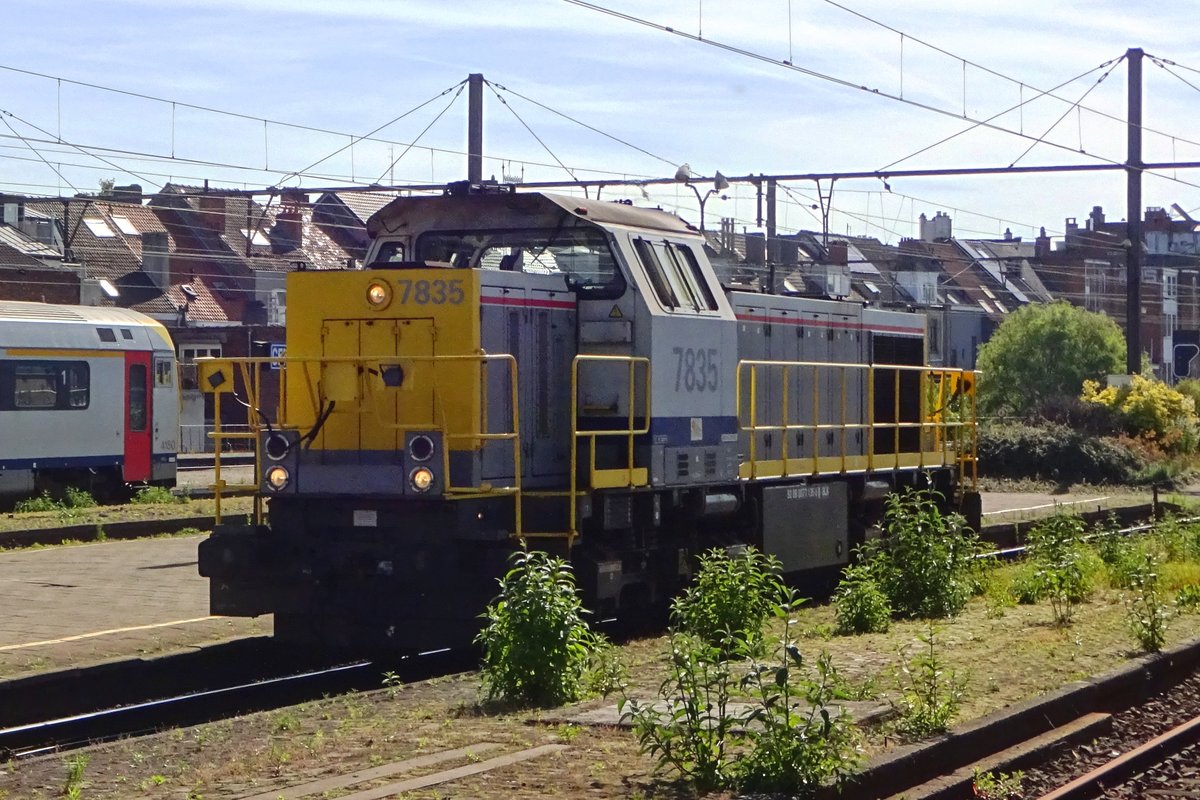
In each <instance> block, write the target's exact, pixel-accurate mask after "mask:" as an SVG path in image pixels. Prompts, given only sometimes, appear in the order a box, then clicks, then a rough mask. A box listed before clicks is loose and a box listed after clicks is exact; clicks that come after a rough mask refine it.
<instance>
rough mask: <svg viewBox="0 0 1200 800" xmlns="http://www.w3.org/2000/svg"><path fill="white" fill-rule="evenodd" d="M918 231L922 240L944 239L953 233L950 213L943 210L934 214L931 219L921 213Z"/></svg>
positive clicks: (934, 240)
mask: <svg viewBox="0 0 1200 800" xmlns="http://www.w3.org/2000/svg"><path fill="white" fill-rule="evenodd" d="M920 231H921V241H923V242H936V241H944V240H946V239H949V238H950V237H951V236H953V235H954V234H953V225H952V223H951V219H950V215H949V214H947V213H946V212H944V211H939V212H937V213H936V214H934V215H933V219H926V218H925V215H924V214H922V215H921V219H920Z"/></svg>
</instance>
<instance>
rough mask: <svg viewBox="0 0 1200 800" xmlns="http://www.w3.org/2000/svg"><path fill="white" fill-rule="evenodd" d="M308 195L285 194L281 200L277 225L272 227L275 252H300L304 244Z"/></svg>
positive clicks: (276, 215) (271, 235)
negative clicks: (305, 209)
mask: <svg viewBox="0 0 1200 800" xmlns="http://www.w3.org/2000/svg"><path fill="white" fill-rule="evenodd" d="M307 203H308V197H307V195H304V194H302V193H297V192H284V194H283V196H282V197H281V198H280V202H279V211H278V212H277V213H276V214H275V224H274V225H272V226H271V232H270V239H271V247H272V249H273V250H275V252H287V251H289V250H298V249H300V247H301V245H303V244H304V211H303V209H304V206H305V205H306V204H307Z"/></svg>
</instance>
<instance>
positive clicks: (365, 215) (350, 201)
mask: <svg viewBox="0 0 1200 800" xmlns="http://www.w3.org/2000/svg"><path fill="white" fill-rule="evenodd" d="M331 194H332V195H333V196H334V197H336V198H337V199H338V200H340V201H341V202H342V205H344V206H346V208H348V209H350V211H352V212H354V216H356V217H358V219H359V221H360V222H362V223H363V225H366V223H367V220H368V219H369V218H370V217H371V215H372V214H374V213H375V212H376V211H378V210H379V209H381V208H383V207H384V206H386V205H387V204H388V203H390V202H392V201H393V200H395V199H396V197H397V195H396V194H395V193H394V192H331Z"/></svg>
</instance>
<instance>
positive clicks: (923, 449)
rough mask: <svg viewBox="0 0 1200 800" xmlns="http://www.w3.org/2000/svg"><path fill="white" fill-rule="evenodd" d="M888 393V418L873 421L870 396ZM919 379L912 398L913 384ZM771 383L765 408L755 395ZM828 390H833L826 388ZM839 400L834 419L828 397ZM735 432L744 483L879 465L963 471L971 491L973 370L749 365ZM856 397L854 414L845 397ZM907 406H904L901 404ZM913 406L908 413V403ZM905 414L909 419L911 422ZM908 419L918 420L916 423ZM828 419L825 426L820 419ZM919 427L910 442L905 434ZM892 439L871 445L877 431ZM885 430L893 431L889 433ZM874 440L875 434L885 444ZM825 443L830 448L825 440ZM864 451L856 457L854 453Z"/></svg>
mask: <svg viewBox="0 0 1200 800" xmlns="http://www.w3.org/2000/svg"><path fill="white" fill-rule="evenodd" d="M881 373H884V375H885V377H883V378H882V379H883V380H885V381H888V384H886V388H887V389H890V392H891V401H892V402H891V407H890V409H889V410H890V419H879V418H877V416H876V397H877V395H878V394H879V391H880V390H882V389H884V388H885V387H884V386H880V385H879V383H878V382H879V380H880V374H881ZM914 375H915V377H916V378H917V387H916V390H917V394H916V397H915V398H914V397H913V387H911V386H909V385H907V384H909V383H910V382H911V378H910V380H908V381H902V377H904V376H914ZM802 380H807V382H808V384H809V385H808V388H807V390H806V391H807V392H808V393H809V394H810V395H811V396H810V397H808V398H805V399H807V401H808V407H807V408H805V409H803V412H804V416H805V417H806V418H805V419H795V418H794V417H796V416H797V413H796V411H795V408H794V407H795V406H796V405H797V402H794V401H793V397H796V400H797V401H798V400H799V399H800V397H799V395H797V394H796V393H797V392H799V391H802V390H801V389H800V385H801V381H802ZM766 385H770V386H771V387H772V388H774V389H775V390H776V391H777V392H778V395H779V396H778V400H777V402H776V401H774V400H773V401H772V402H771V403H770V404H769V405H764V404H763V403H761V402H760V398H761V397H762V395H763V393H764V392H765V391H766V388H765V387H766ZM830 389H834V390H835V391H833V392H830V391H829V390H830ZM831 393H832V394H833V395H834V396H835V397H836V398H837V407H836V410H835V412H834V413H832V414H830V413H828V410H829V409H828V408H823V406H827V405H828V403H826V402H824V400H825V399H826V398H828V397H829V395H830V394H831ZM737 398H738V426H739V429H740V430H741V431H742V432H743V433H746V434H748V435H749V436H748V438H749V452H748V454H747V460H746V461H745V462H744V463H743V464H742V468H741V474H742V477H744V478H780V477H793V476H801V475H822V474H838V473H848V472H872V471H875V470H881V469H903V468H917V469H921V468H926V467H934V466H949V465H951V464H953V465H955V466H957V467H958V468H959V469H960V474H961V475H962V476H963V478H964V479H966V480H969V482H970V485H971V487H972V488H974V487H975V485H976V482H977V479H978V474H977V466H976V450H977V446H978V438H977V437H978V434H977V430H976V424H975V419H976V404H975V373H974V372H972V371H971V370H961V369H946V368H941V367H924V366H908V365H897V364H852V363H837V362H832V363H831V362H816V361H755V360H746V361H741V362H739V363H738V370H737ZM852 398H854V399H857V398H862V402H863V408H862V411H861V412H859V411H858V410H854V411H851V410H850V408H849V405H850V402H849V401H850V400H851V399H852ZM902 400H904V401H905V402H902ZM914 400H916V401H917V402H918V403H919V405H918V406H917V408H916V413H915V414H913V413H912V412H913V409H912V407H911V403H912V402H913V401H914ZM902 415H907V416H909V417H910V419H909V420H908V421H905V420H903V419H902ZM914 417H915V419H914ZM823 419H824V420H825V421H822V420H823ZM905 430H914V431H916V440H917V441H916V446H915V448H914V447H913V445H912V444H911V443H910V442H909V441H907V439H908V438H909V437H905V436H903V435H902V434H903V431H905ZM880 431H885V432H886V433H884V435H883V437H886V438H887V439H890V444H891V447H890V448H886V449H880V448H877V447H876V437H877V433H878V432H880ZM855 432H860V433H861V437H860V438H862V439H864V441H863V442H862V446H861V447H858V446H857V444H858V443H857V440H856V442H855V445H856V446H854V447H851V446H849V439H848V437H849V436H850V435H852V434H853V433H855ZM761 433H772V434H779V436H780V448H779V451H780V452H779V457H778V458H763V457H762V456H761V455H760V444H759V434H761ZM796 433H803V434H806V435H808V436H809V437H810V438H811V440H812V441H811V445H806V446H804V447H801V446H800V445H795V446H793V445H792V442H791V438H792V435H793V434H796ZM821 434H833V437H834V440H835V443H836V445H837V447H836V448H832V452H829V448H828V447H827V446H826V447H823V446H822V439H823V437H822V436H821ZM889 434H890V435H889ZM883 437H881V438H883ZM825 441H827V442H828V439H826V440H825ZM859 451H861V452H859Z"/></svg>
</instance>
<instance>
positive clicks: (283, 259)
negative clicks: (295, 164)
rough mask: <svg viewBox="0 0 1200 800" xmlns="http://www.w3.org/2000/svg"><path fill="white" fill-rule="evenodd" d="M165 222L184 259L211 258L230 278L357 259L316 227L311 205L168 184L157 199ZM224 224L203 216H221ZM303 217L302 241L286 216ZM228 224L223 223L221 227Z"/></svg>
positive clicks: (329, 266)
mask: <svg viewBox="0 0 1200 800" xmlns="http://www.w3.org/2000/svg"><path fill="white" fill-rule="evenodd" d="M154 206H155V208H157V209H159V210H160V212H159V213H160V214H161V215H162V218H163V221H164V222H165V223H166V225H167V227H168V228H169V229H170V230H171V231H172V232H173V234H174V235H175V237H176V240H177V243H178V244H177V247H178V249H179V253H180V255H184V256H186V257H188V258H192V259H197V260H209V261H212V262H213V263H215V264H217V265H219V266H220V267H221V269H222V270H223V271H224V272H226V273H227V274H229V275H231V276H247V275H248V274H249V272H250V271H269V272H288V271H290V270H292V269H295V265H296V264H297V263H298V262H303V263H305V264H306V265H307V266H308V268H309V269H339V268H344V267H345V266H346V262H347V259H349V258H351V257H352V254H351V253H350V252H348V251H347V250H346V249H345V248H344V247H342V246H341V245H340V244H338V243H337V242H336V241H334V240H333V239H332V238H330V237H329V236H328V235H327V234H326V233H325V232H324V231H323V230H321V227H320V226H319V225H315V224H313V219H312V207H311V206H310V205H309V204H308V203H306V202H302V201H300V202H291V203H289V201H288V199H286V198H285V199H284V200H277V201H275V202H272V203H270V204H269V205H267V206H264V205H262V204H260V203H257V202H255V201H254V200H252V199H250V198H247V197H245V196H241V195H236V194H222V193H217V192H210V193H208V194H207V195H206V194H204V192H203V190H201V189H199V188H196V187H186V186H178V185H169V186H167V187H165V188H164V190H163V192H162V193H161V194H159V195H158V196H157V197H156V198H155V200H154ZM221 208H223V209H224V220H223V221H221V220H218V221H213V220H210V219H206V218H205V217H204V216H203V215H206V214H213V213H220V211H219V209H221ZM288 214H298V215H299V223H300V230H301V232H302V234H301V236H300V238H299V239H298V240H297V239H295V238H293V237H292V235H291V234H292V231H291V229H290V227H289V225H288V223H287V220H286V215H288ZM222 222H223V224H222Z"/></svg>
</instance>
